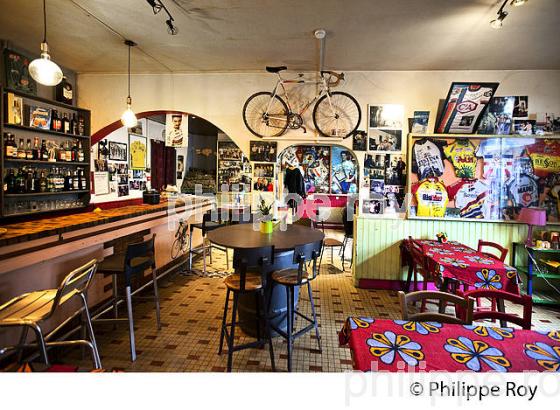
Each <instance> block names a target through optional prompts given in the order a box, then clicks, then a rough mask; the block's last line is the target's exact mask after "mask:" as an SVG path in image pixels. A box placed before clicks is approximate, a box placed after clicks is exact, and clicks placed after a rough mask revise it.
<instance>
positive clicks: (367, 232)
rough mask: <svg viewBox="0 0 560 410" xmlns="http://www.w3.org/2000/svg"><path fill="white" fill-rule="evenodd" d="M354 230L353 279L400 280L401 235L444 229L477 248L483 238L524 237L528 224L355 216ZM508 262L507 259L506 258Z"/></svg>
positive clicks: (504, 243)
mask: <svg viewBox="0 0 560 410" xmlns="http://www.w3.org/2000/svg"><path fill="white" fill-rule="evenodd" d="M354 223H355V224H356V226H355V229H354V232H356V235H355V239H354V242H355V243H354V246H355V248H354V252H355V254H354V262H355V263H354V266H353V269H354V281H355V283H356V284H358V281H359V280H360V279H384V280H401V279H404V278H405V274H404V273H403V269H402V267H401V262H400V251H399V244H400V241H401V240H402V239H403V238H407V237H408V236H412V237H413V238H429V239H435V235H436V233H438V232H441V231H443V232H446V233H447V236H448V238H449V239H450V240H455V241H459V242H461V243H464V244H466V245H469V246H471V247H473V248H476V246H477V243H478V240H479V239H484V240H487V241H492V242H496V243H499V244H501V245H502V246H507V247H508V248H509V249H510V252H509V253H508V258H509V257H510V255H511V244H512V242H518V241H525V238H526V237H527V227H526V225H523V224H510V223H488V222H474V221H471V222H465V221H449V220H442V221H438V220H414V219H402V220H401V219H373V218H363V217H358V218H356V219H355V220H354ZM508 263H509V261H508Z"/></svg>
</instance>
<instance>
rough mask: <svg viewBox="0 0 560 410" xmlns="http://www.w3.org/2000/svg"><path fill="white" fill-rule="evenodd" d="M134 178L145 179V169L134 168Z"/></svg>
mask: <svg viewBox="0 0 560 410" xmlns="http://www.w3.org/2000/svg"><path fill="white" fill-rule="evenodd" d="M132 178H133V179H144V171H142V170H138V169H133V170H132Z"/></svg>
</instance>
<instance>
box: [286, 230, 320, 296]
mask: <svg viewBox="0 0 560 410" xmlns="http://www.w3.org/2000/svg"><path fill="white" fill-rule="evenodd" d="M322 247H323V241H322V240H320V241H317V242H311V243H306V244H304V245H297V246H296V247H295V248H294V259H293V262H294V265H295V264H297V265H298V276H297V284H298V285H301V282H302V279H303V272H305V271H306V267H307V263H308V262H312V264H313V265H312V275H313V276H312V277H313V279H315V278H316V277H317V258H318V257H319V256H320V255H321V249H322Z"/></svg>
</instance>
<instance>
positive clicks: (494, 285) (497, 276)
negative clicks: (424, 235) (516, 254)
mask: <svg viewBox="0 0 560 410" xmlns="http://www.w3.org/2000/svg"><path fill="white" fill-rule="evenodd" d="M414 241H415V242H416V243H417V244H419V245H420V246H421V247H422V253H423V254H424V255H425V256H426V258H427V262H428V267H429V269H430V270H431V271H432V273H434V275H436V277H438V278H439V279H440V282H441V284H442V285H441V286H442V288H441V290H442V291H447V290H448V286H449V282H450V280H455V281H458V282H460V283H465V284H467V285H469V286H470V287H473V288H476V289H491V290H503V291H505V292H509V293H514V294H519V284H518V281H517V271H516V269H515V268H513V267H511V266H509V265H506V264H505V263H503V262H501V261H499V260H497V259H493V258H489V257H488V256H486V255H485V254H483V253H481V252H478V251H477V250H475V249H472V248H470V247H469V246H467V245H464V244H461V243H459V242H456V241H449V242H445V243H440V242H438V241H435V240H429V239H414ZM409 279H410V278H409ZM409 279H408V280H407V285H409V284H410V282H409ZM407 289H408V286H407Z"/></svg>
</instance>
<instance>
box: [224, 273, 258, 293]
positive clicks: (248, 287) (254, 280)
mask: <svg viewBox="0 0 560 410" xmlns="http://www.w3.org/2000/svg"><path fill="white" fill-rule="evenodd" d="M224 284H225V285H226V286H227V287H228V288H229V289H230V290H233V291H240V290H241V277H240V276H239V274H237V273H234V274H231V275H229V276H228V277H227V278H225V279H224ZM262 287H263V283H262V279H261V276H260V275H259V274H256V273H247V275H246V276H245V291H247V292H252V291H255V290H260V289H262Z"/></svg>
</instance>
